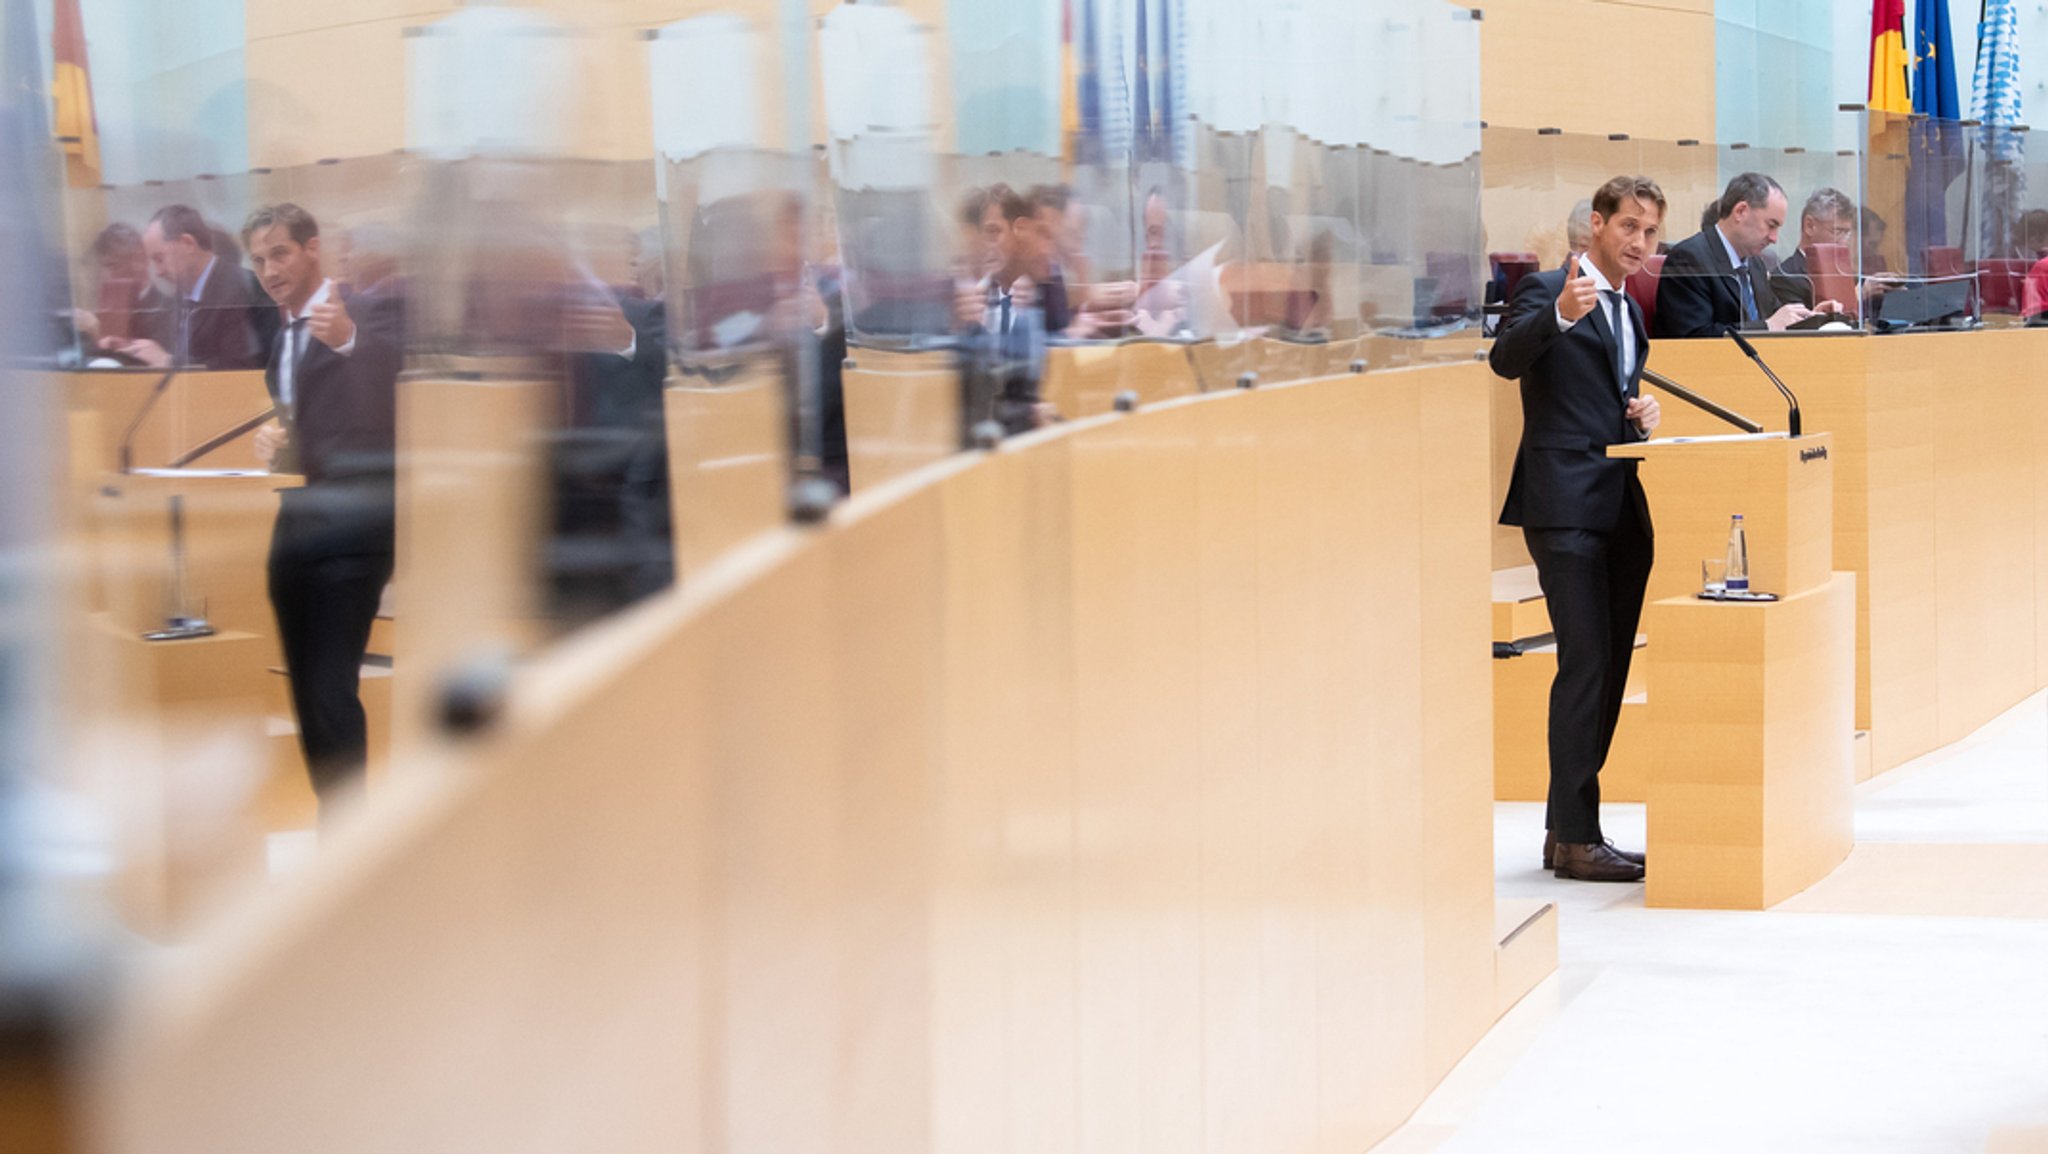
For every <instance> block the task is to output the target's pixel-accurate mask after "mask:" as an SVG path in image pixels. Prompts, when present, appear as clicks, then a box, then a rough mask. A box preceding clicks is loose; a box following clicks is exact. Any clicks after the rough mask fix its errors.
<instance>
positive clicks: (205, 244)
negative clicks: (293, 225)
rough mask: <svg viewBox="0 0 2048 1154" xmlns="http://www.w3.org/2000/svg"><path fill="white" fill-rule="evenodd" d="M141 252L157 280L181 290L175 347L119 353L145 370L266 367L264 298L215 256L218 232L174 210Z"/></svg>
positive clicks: (163, 215) (165, 213)
mask: <svg viewBox="0 0 2048 1154" xmlns="http://www.w3.org/2000/svg"><path fill="white" fill-rule="evenodd" d="M142 247H143V251H144V252H146V253H148V254H149V265H150V268H151V269H152V270H154V271H155V273H156V275H157V276H158V277H159V278H161V279H162V280H164V281H166V282H168V283H169V284H171V285H172V286H173V287H174V289H175V290H176V295H175V297H174V298H173V306H174V307H173V313H172V323H171V326H170V328H171V331H170V334H169V335H170V340H171V344H170V346H169V347H165V346H164V345H162V344H160V343H159V342H157V341H155V340H151V339H149V338H146V337H145V338H141V339H136V340H130V341H128V342H126V343H125V344H122V345H120V346H118V350H119V351H120V352H123V353H126V354H127V355H129V356H131V357H134V358H135V359H136V360H138V361H141V362H142V363H143V364H146V365H153V366H159V367H163V366H169V365H172V364H179V365H204V366H206V367H207V368H210V369H253V368H258V367H261V366H262V364H263V363H264V360H265V355H266V351H267V345H266V343H265V341H264V339H263V335H262V334H263V333H264V332H266V331H271V330H270V328H269V326H265V325H261V324H259V323H258V321H257V318H256V316H255V314H254V309H256V308H258V307H262V308H264V309H268V308H269V307H270V302H269V301H268V300H258V299H257V298H258V297H260V296H261V290H260V289H257V288H256V287H255V284H254V278H252V277H250V276H249V275H248V274H247V273H246V272H245V271H244V270H243V269H242V267H241V265H239V264H235V263H233V262H232V261H231V260H229V259H223V258H222V257H221V256H217V255H216V254H215V252H214V249H215V242H214V229H213V226H212V225H210V224H208V223H206V221H205V219H204V218H202V217H201V216H200V215H199V213H198V212H197V211H195V210H194V209H192V208H189V207H187V206H185V205H182V204H174V205H171V206H169V207H168V208H165V209H163V210H161V211H159V212H158V213H157V214H156V215H155V216H153V217H151V218H150V221H149V227H148V228H146V229H144V230H143V232H142ZM266 319H267V318H266Z"/></svg>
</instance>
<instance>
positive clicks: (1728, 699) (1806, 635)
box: [1645, 573, 1856, 909]
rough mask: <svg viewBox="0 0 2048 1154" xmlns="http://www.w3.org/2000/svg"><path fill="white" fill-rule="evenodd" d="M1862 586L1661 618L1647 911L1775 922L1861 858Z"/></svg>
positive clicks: (1662, 608) (1652, 625) (1654, 663)
mask: <svg viewBox="0 0 2048 1154" xmlns="http://www.w3.org/2000/svg"><path fill="white" fill-rule="evenodd" d="M1855 582H1856V579H1855V576H1854V575H1853V574H1849V573H1840V574H1837V575H1836V576H1835V577H1834V579H1833V580H1831V581H1829V582H1828V583H1826V584H1825V585H1822V586H1820V587H1818V588H1815V589H1812V590H1809V591H1807V592H1804V593H1798V594H1794V595H1793V596H1790V597H1787V598H1785V599H1783V600H1781V601H1777V602H1771V603H1766V604H1760V605H1739V604H1717V603H1714V602H1708V601H1700V600H1698V599H1696V598H1693V597H1676V598H1671V599H1667V600H1663V601H1659V602H1656V603H1655V604H1654V605H1652V606H1650V609H1649V615H1648V616H1649V630H1650V635H1651V637H1652V638H1653V639H1654V640H1653V642H1652V644H1651V646H1650V652H1649V656H1650V721H1651V740H1652V742H1653V745H1654V749H1655V759H1656V760H1655V768H1654V769H1653V770H1652V773H1651V777H1650V798H1649V849H1648V852H1649V854H1650V856H1651V857H1652V858H1653V859H1654V860H1655V863H1656V865H1655V867H1654V869H1652V871H1651V872H1650V875H1649V888H1648V891H1647V893H1646V895H1645V901H1646V903H1647V904H1649V905H1651V906H1662V907H1680V908H1688V909H1700V908H1705V909H1764V908H1767V907H1769V906H1772V905H1775V904H1777V903H1778V902H1780V901H1783V900H1784V899H1785V898H1788V897H1790V896H1792V895H1793V894H1796V893H1798V892H1799V891H1801V890H1803V889H1805V888H1806V887H1807V886H1810V885H1812V884H1813V883H1814V882H1816V881H1819V880H1820V879H1821V878H1823V877H1825V876H1826V875H1827V873H1828V871H1830V870H1832V869H1834V867H1835V866H1837V865H1839V864H1840V863H1841V861H1842V859H1843V858H1845V857H1847V856H1848V853H1849V849H1850V846H1851V844H1852V841H1853V835H1852V830H1851V821H1852V817H1853V814H1854V800H1853V796H1852V790H1853V788H1854V786H1855V766H1854V752H1853V749H1852V746H1853V742H1854V740H1855V728H1854V691H1855V684H1856V673H1855V646H1854V639H1855V609H1856V589H1855Z"/></svg>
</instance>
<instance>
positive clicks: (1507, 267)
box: [1486, 252, 1538, 302]
mask: <svg viewBox="0 0 2048 1154" xmlns="http://www.w3.org/2000/svg"><path fill="white" fill-rule="evenodd" d="M1486 262H1487V264H1488V265H1489V266H1491V268H1492V271H1493V283H1494V287H1495V288H1496V289H1497V290H1499V293H1500V299H1501V300H1502V301H1504V302H1505V301H1511V300H1513V299H1515V287H1516V286H1517V285H1519V284H1521V283H1522V278H1523V277H1525V276H1528V275H1529V274H1530V273H1532V272H1535V271H1536V269H1537V267H1538V265H1537V263H1536V254H1535V253H1533V252H1490V253H1487V254H1486Z"/></svg>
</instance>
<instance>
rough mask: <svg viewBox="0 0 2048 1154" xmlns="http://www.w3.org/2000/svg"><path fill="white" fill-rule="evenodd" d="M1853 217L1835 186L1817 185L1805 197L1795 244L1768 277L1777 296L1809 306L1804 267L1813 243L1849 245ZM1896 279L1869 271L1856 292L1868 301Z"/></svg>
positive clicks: (1810, 290) (1809, 289) (1851, 206)
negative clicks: (1811, 193) (1773, 272)
mask: <svg viewBox="0 0 2048 1154" xmlns="http://www.w3.org/2000/svg"><path fill="white" fill-rule="evenodd" d="M1856 217H1857V213H1856V205H1855V203H1854V202H1852V201H1851V200H1850V199H1849V197H1848V196H1847V195H1846V194H1844V193H1843V192H1842V191H1841V190H1839V189H1834V188H1818V189H1815V190H1814V193H1813V195H1812V196H1809V197H1807V198H1806V207H1804V208H1802V209H1800V211H1799V248H1798V249H1797V250H1796V251H1794V252H1793V254H1792V255H1791V256H1789V257H1787V258H1785V262H1784V263H1783V264H1781V265H1779V266H1778V271H1777V273H1776V274H1774V275H1773V276H1772V277H1771V290H1772V291H1773V292H1775V293H1777V294H1778V298H1779V299H1780V300H1787V301H1798V302H1799V303H1800V304H1802V305H1805V306H1806V307H1808V308H1812V307H1813V305H1814V300H1813V277H1812V275H1811V274H1810V272H1809V271H1808V269H1809V262H1811V261H1812V259H1813V249H1814V246H1815V245H1821V244H1837V245H1841V246H1842V247H1843V249H1844V251H1847V250H1848V249H1849V248H1851V247H1853V246H1854V245H1855V243H1856ZM1874 271H1875V270H1866V272H1874ZM1896 283H1897V282H1896V281H1894V280H1893V279H1892V278H1891V277H1888V276H1883V275H1869V276H1866V277H1865V278H1864V279H1862V280H1861V281H1860V282H1859V284H1858V286H1857V292H1858V295H1860V296H1861V297H1862V298H1863V300H1864V302H1865V303H1868V302H1870V301H1872V300H1875V299H1876V298H1878V297H1881V296H1883V295H1884V294H1885V293H1886V292H1888V291H1890V290H1891V288H1892V287H1893V286H1894V285H1895V284H1896Z"/></svg>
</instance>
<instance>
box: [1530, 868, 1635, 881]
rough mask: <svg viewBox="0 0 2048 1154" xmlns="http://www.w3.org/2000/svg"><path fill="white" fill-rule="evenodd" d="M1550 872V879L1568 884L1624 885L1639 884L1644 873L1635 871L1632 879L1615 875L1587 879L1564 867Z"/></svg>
mask: <svg viewBox="0 0 2048 1154" xmlns="http://www.w3.org/2000/svg"><path fill="white" fill-rule="evenodd" d="M1550 872H1551V876H1552V877H1555V878H1559V879H1561V880H1563V881H1568V882H1624V883H1626V882H1639V881H1642V880H1643V875H1644V872H1645V871H1643V870H1642V869H1637V870H1636V872H1635V875H1634V876H1633V877H1624V876H1621V875H1619V874H1617V875H1615V876H1613V877H1597V878H1589V877H1580V876H1579V875H1578V874H1575V873H1573V872H1571V870H1569V869H1567V868H1565V867H1563V866H1559V867H1557V868H1554V869H1552V870H1551V871H1550Z"/></svg>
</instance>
